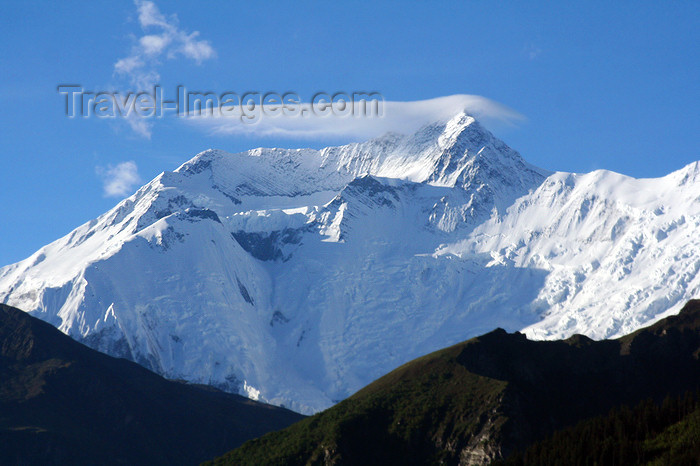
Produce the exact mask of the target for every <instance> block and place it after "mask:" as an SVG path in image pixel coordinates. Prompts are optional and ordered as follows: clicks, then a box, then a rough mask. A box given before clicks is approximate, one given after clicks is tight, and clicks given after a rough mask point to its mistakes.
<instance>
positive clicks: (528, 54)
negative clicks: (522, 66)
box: [522, 42, 542, 61]
mask: <svg viewBox="0 0 700 466" xmlns="http://www.w3.org/2000/svg"><path fill="white" fill-rule="evenodd" d="M522 54H523V56H524V57H525V58H527V59H528V60H530V61H532V60H535V59H536V58H537V57H539V56H540V55H541V54H542V49H541V48H539V47H538V46H537V45H535V44H534V43H532V42H530V43H528V44H525V47H523V52H522Z"/></svg>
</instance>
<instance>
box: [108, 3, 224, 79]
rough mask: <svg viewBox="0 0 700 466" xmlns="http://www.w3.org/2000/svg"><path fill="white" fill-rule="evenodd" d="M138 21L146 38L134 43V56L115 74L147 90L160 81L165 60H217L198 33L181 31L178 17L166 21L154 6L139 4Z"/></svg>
mask: <svg viewBox="0 0 700 466" xmlns="http://www.w3.org/2000/svg"><path fill="white" fill-rule="evenodd" d="M134 3H135V4H136V9H137V11H138V21H139V24H140V25H141V28H142V29H143V31H144V35H142V36H141V37H139V38H138V39H135V43H134V45H133V46H132V47H131V53H130V54H129V55H128V56H126V57H124V58H121V59H119V60H118V61H117V62H116V63H115V64H114V71H115V72H116V73H117V74H119V75H122V76H125V77H127V78H128V79H129V81H130V82H131V83H132V84H134V85H136V86H140V87H141V88H142V89H147V88H148V87H151V86H153V84H155V83H157V82H158V80H159V79H160V75H159V74H158V70H157V67H158V65H159V64H161V63H162V60H163V58H167V59H173V58H177V57H185V58H188V59H190V60H194V61H195V62H196V63H198V64H199V63H202V62H203V61H204V60H207V59H209V58H212V57H214V56H216V52H215V51H214V49H213V48H212V46H211V44H210V43H209V41H206V40H202V39H199V38H198V37H199V31H194V32H192V33H188V32H187V31H185V30H183V29H180V27H179V21H178V18H177V15H172V16H170V17H166V16H165V15H163V13H161V12H160V10H159V9H158V7H157V6H156V4H155V3H153V2H151V1H145V0H136V1H135V2H134Z"/></svg>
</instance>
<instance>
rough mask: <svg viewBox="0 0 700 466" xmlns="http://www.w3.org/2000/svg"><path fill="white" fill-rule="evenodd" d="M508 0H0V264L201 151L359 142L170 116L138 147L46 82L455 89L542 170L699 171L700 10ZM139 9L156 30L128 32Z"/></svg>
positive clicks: (410, 97)
mask: <svg viewBox="0 0 700 466" xmlns="http://www.w3.org/2000/svg"><path fill="white" fill-rule="evenodd" d="M523 3H525V2H522V3H515V2H499V4H498V5H496V4H495V2H420V3H415V4H413V3H403V2H384V1H379V0H375V1H372V2H363V3H360V2H345V3H343V4H342V5H340V4H338V2H323V3H321V2H293V3H292V2H289V3H287V2H284V3H283V2H279V3H276V2H272V3H265V4H263V3H262V2H245V3H244V2H228V1H217V2H208V3H205V4H203V2H197V3H195V2H181V1H169V2H164V1H156V2H155V3H154V4H153V6H149V5H148V4H145V3H143V2H141V3H139V4H138V5H137V4H135V3H132V2H128V1H121V2H101V1H94V2H76V1H62V2H38V1H26V2H18V3H14V2H12V3H11V2H2V5H0V15H1V16H2V18H4V21H3V26H2V28H0V37H2V48H1V49H0V67H1V69H2V70H3V72H2V73H0V100H1V101H2V105H3V108H4V110H5V111H4V112H2V115H1V116H0V119H1V121H0V125H1V127H2V130H1V131H0V134H1V135H2V139H1V142H2V145H1V146H0V162H1V163H2V170H0V183H1V186H2V190H1V191H0V192H1V194H0V196H1V197H0V201H1V202H0V222H2V223H1V229H0V265H2V264H8V263H11V262H15V261H18V260H21V259H23V258H25V257H27V256H28V255H30V254H31V253H32V252H34V251H35V250H36V249H38V248H39V247H41V246H43V245H44V244H46V243H48V242H50V241H53V240H55V239H57V238H59V237H60V236H63V235H64V234H66V233H68V232H69V231H70V230H72V229H73V228H74V227H76V226H78V225H80V224H82V223H84V222H86V221H88V220H90V219H92V218H94V217H96V216H98V215H99V214H101V213H102V212H104V211H106V210H107V209H109V208H110V207H112V206H113V205H114V204H115V203H116V202H117V201H118V200H119V196H120V193H123V192H126V191H129V190H131V191H133V189H134V187H135V184H136V183H137V181H138V180H141V181H143V182H145V181H148V180H150V179H151V178H153V177H154V176H156V175H157V174H158V173H160V172H161V171H163V170H172V169H174V168H176V167H177V166H178V165H179V164H181V163H182V162H184V161H186V160H187V159H189V158H191V157H192V156H193V155H194V154H196V153H197V152H200V151H202V150H204V149H207V148H210V147H214V148H219V149H224V150H227V151H231V152H234V151H240V150H245V149H248V148H252V147H257V146H282V147H299V146H306V147H323V146H326V145H330V144H337V143H344V142H349V141H351V140H354V139H359V136H353V135H334V134H329V135H326V136H324V137H317V138H309V137H302V136H299V137H296V136H293V135H292V136H285V137H281V136H274V135H273V136H270V135H267V136H264V135H261V134H256V133H252V134H248V135H242V134H236V133H234V134H220V133H213V132H212V128H211V127H208V126H207V125H193V124H191V123H188V122H185V121H183V120H182V119H177V118H165V119H161V120H157V121H151V122H150V123H149V124H150V125H151V126H150V127H149V128H148V130H149V132H150V137H144V135H143V134H139V133H138V132H137V131H134V130H133V129H132V127H131V126H129V125H128V124H127V123H126V122H124V121H115V120H105V119H96V118H88V119H82V118H76V119H69V118H66V117H65V115H64V103H65V101H64V97H63V96H62V95H60V94H59V93H58V92H57V90H56V87H57V85H59V84H67V83H72V84H79V85H81V86H82V87H83V88H85V89H86V90H95V91H99V90H108V89H116V90H123V91H128V90H138V89H133V88H134V83H135V82H136V81H137V80H138V79H142V78H144V76H145V75H146V73H151V76H153V74H152V73H157V75H158V76H157V80H158V83H159V84H160V85H161V86H162V87H163V89H164V91H165V92H166V93H171V92H173V89H174V88H175V86H176V85H178V84H183V85H185V86H187V87H188V88H189V89H196V90H211V91H214V92H216V93H221V92H226V91H232V92H237V93H244V92H249V91H258V92H268V91H270V92H280V93H281V92H286V91H293V92H296V93H298V94H299V95H300V96H302V97H303V98H305V97H307V96H311V95H313V94H314V93H316V92H320V91H325V92H336V91H346V92H352V91H376V92H380V93H381V94H382V95H383V96H384V98H385V99H387V100H390V101H417V100H424V99H432V98H436V97H441V96H448V95H453V94H472V95H478V96H483V97H485V98H488V99H491V101H493V102H497V103H499V104H502V105H504V106H507V107H508V108H510V109H513V110H514V111H516V112H517V113H519V114H520V115H522V116H523V118H522V119H516V120H512V119H511V120H510V123H509V124H506V123H498V121H494V122H493V124H492V126H490V128H491V129H492V130H493V131H494V132H495V133H496V135H497V136H499V137H500V138H501V139H503V140H504V141H505V142H506V143H508V144H509V145H510V146H511V147H513V148H515V149H516V150H518V151H519V152H520V153H521V154H522V155H523V156H524V157H525V158H526V159H527V160H528V161H529V162H531V163H533V164H535V165H538V166H541V167H543V168H546V169H549V170H563V171H574V172H585V171H590V170H594V169H598V168H605V169H610V170H614V171H618V172H621V173H625V174H628V175H632V176H637V177H650V176H661V175H664V174H666V173H668V172H670V171H673V170H676V169H678V168H681V167H682V166H684V165H686V164H688V163H690V162H692V161H695V160H697V159H700V154H699V153H698V150H697V142H698V137H697V136H698V134H700V127H699V124H698V117H697V115H698V110H697V109H698V106H699V105H700V91H699V86H698V84H697V83H698V82H700V63H699V57H698V49H699V46H698V44H700V40H699V39H700V37H699V36H700V34H699V33H698V30H699V29H700V3H699V2H697V1H695V2H664V3H662V2H614V4H610V3H609V2H586V3H585V4H580V5H574V4H573V2H572V3H569V2H566V3H567V4H566V5H556V6H553V5H552V4H551V2H542V3H535V2H528V4H527V5H525V4H523ZM560 3H565V2H560ZM144 5H146V6H148V7H149V8H152V9H151V16H150V18H151V19H153V18H156V19H157V18H160V19H162V20H163V21H165V26H162V25H161V26H158V25H154V24H151V23H145V24H144V22H143V19H144V18H143V17H142V16H139V10H138V8H139V7H141V8H143V7H144ZM153 8H155V9H153ZM196 32H198V34H194V33H196ZM154 35H159V36H160V37H161V38H162V37H167V39H168V41H170V42H169V43H168V44H167V45H166V46H163V44H160V46H162V50H161V49H159V54H155V55H153V56H151V55H149V56H148V57H145V58H144V54H145V53H146V52H144V50H145V49H143V48H141V49H140V48H139V45H138V44H140V43H145V42H143V41H142V42H139V41H141V39H142V38H143V37H144V36H154ZM150 44H151V46H153V43H152V42H151V43H150ZM156 46H159V45H158V44H156ZM151 52H153V50H151ZM130 57H132V58H133V57H136V58H139V57H141V58H144V60H146V62H147V63H146V65H144V66H143V67H142V68H141V70H140V75H139V70H138V69H136V70H133V69H132V70H131V71H130V72H127V73H119V67H117V68H115V65H116V64H117V63H118V62H119V60H121V59H126V58H130ZM487 126H488V125H487ZM127 162H131V163H128V164H125V163H127ZM115 167H119V170H117V169H115ZM115 177H117V178H118V179H115ZM110 182H111V184H110ZM115 183H116V184H115ZM120 183H121V184H120Z"/></svg>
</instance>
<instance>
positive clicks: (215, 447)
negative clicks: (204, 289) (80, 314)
mask: <svg viewBox="0 0 700 466" xmlns="http://www.w3.org/2000/svg"><path fill="white" fill-rule="evenodd" d="M0 345H1V346H0V451H1V452H2V454H1V455H0V456H1V458H0V463H2V464H83V463H84V464H196V463H197V462H199V461H202V460H204V459H207V458H211V457H212V456H214V455H216V454H220V453H223V452H225V451H226V450H228V449H230V448H232V447H235V446H236V445H240V444H241V443H242V442H244V441H246V440H248V439H250V438H254V437H257V436H260V435H262V434H264V433H266V432H269V431H271V430H276V429H280V428H283V427H285V426H287V425H289V424H291V423H292V422H294V421H297V420H299V419H301V418H302V416H301V415H298V414H296V413H293V412H291V411H288V410H285V409H281V408H276V407H273V406H269V405H265V404H262V403H257V402H254V401H251V400H249V399H247V398H244V397H241V396H237V395H231V394H227V393H223V392H220V391H218V390H214V389H211V388H208V387H203V386H194V385H186V384H183V383H179V382H172V381H168V380H165V379H163V378H162V377H160V376H158V375H156V374H153V373H151V372H149V371H148V370H146V369H144V368H142V367H141V366H139V365H137V364H135V363H132V362H129V361H126V360H124V359H115V358H112V357H110V356H106V355H103V354H101V353H98V352H96V351H94V350H91V349H89V348H87V347H86V346H83V345H82V344H80V343H77V342H75V341H73V340H72V339H71V338H69V337H67V336H65V335H64V334H62V333H61V332H59V331H58V330H56V329H55V328H54V327H52V326H51V325H49V324H47V323H45V322H42V321H40V320H38V319H35V318H33V317H31V316H29V315H28V314H26V313H24V312H22V311H20V310H18V309H15V308H12V307H9V306H6V305H0Z"/></svg>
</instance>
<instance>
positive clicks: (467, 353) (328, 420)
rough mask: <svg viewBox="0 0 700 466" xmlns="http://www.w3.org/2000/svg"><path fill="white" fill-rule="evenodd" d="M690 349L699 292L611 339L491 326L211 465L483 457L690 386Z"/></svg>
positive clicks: (693, 382)
mask: <svg viewBox="0 0 700 466" xmlns="http://www.w3.org/2000/svg"><path fill="white" fill-rule="evenodd" d="M699 353H700V301H691V302H690V303H688V304H687V305H686V306H685V308H684V309H683V310H682V311H681V314H680V315H678V316H674V317H669V318H668V319H665V320H663V321H660V322H658V323H657V324H655V325H652V326H651V327H648V328H646V329H642V330H640V331H637V332H635V333H633V334H631V335H628V336H626V337H623V338H621V339H618V340H607V341H600V342H596V341H593V340H590V339H589V338H586V337H583V336H580V335H577V336H574V337H572V338H570V339H568V340H566V341H554V342H541V341H540V342H536V341H530V340H527V339H526V338H525V337H524V336H523V335H521V334H519V333H515V334H508V333H506V332H505V331H503V330H500V329H499V330H495V331H493V332H491V333H488V334H486V335H483V336H481V337H478V338H475V339H472V340H469V341H467V342H464V343H460V344H458V345H455V346H452V347H450V348H447V349H445V350H441V351H437V352H435V353H432V354H430V355H427V356H424V357H422V358H419V359H416V360H414V361H411V362H409V363H407V364H405V365H403V366H401V367H399V368H398V369H396V370H394V371H392V372H391V373H389V374H387V375H386V376H384V377H382V378H380V379H378V380H377V381H375V382H373V383H372V384H370V385H368V386H367V387H365V388H364V389H362V390H360V391H359V392H357V393H356V394H355V395H353V396H352V397H350V398H348V399H347V400H345V401H343V402H341V403H339V404H338V405H336V406H334V407H332V408H330V409H328V410H326V411H324V412H322V413H319V414H317V415H315V416H312V417H310V418H307V419H304V420H303V421H301V422H298V423H297V424H294V425H292V426H290V427H288V428H286V429H284V430H282V431H279V432H273V433H269V434H267V435H265V436H263V437H261V438H259V439H256V440H252V441H249V442H246V443H245V444H244V445H243V446H241V447H240V448H238V449H236V450H233V451H231V452H229V453H227V454H226V455H224V456H223V457H220V458H218V459H216V460H214V461H213V462H212V463H211V464H216V465H228V464H231V465H257V464H272V465H274V464H279V465H282V464H301V465H303V464H325V465H330V464H333V465H341V464H350V465H354V464H363V465H372V464H405V465H410V464H488V463H489V462H491V461H492V460H494V459H499V458H502V457H504V456H505V457H507V456H508V455H510V454H511V453H513V452H514V451H517V450H522V449H524V448H526V447H528V446H529V445H532V444H533V443H534V442H537V441H539V440H541V439H543V438H546V437H547V436H548V435H551V434H552V433H553V432H555V431H557V430H560V429H563V428H565V427H568V426H571V425H574V424H576V423H577V422H579V421H581V420H583V419H587V418H591V417H594V416H599V415H602V414H605V413H607V412H609V410H610V409H611V408H613V407H615V406H621V405H623V404H636V403H638V402H640V401H642V400H644V399H647V398H650V399H654V400H657V401H660V400H662V399H663V398H664V397H666V396H667V395H678V394H681V393H684V392H685V391H687V390H695V389H696V388H697V387H698V386H700V362H699V361H698V354H699ZM659 435H660V436H659V437H658V439H657V440H656V441H658V442H663V438H664V437H663V436H661V434H659Z"/></svg>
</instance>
